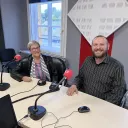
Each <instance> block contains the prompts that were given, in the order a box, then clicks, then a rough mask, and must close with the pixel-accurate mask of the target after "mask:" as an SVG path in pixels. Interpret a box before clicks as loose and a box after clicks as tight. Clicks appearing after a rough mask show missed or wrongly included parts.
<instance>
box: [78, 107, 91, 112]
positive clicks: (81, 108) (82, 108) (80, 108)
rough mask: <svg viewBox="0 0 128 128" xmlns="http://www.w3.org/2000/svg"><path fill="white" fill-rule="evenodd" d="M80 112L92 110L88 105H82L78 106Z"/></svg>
mask: <svg viewBox="0 0 128 128" xmlns="http://www.w3.org/2000/svg"><path fill="white" fill-rule="evenodd" d="M78 112H79V113H85V112H90V108H88V107H87V106H81V107H79V108H78Z"/></svg>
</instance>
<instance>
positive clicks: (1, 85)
mask: <svg viewBox="0 0 128 128" xmlns="http://www.w3.org/2000/svg"><path fill="white" fill-rule="evenodd" d="M13 60H15V59H13ZM13 60H12V61H13ZM12 61H9V62H8V63H7V64H6V65H2V71H1V80H0V91H5V90H7V89H8V88H9V87H10V84H9V83H3V79H2V78H3V72H4V68H5V67H7V66H8V65H9V64H10V63H11V62H12Z"/></svg>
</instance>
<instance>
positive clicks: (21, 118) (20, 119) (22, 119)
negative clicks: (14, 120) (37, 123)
mask: <svg viewBox="0 0 128 128" xmlns="http://www.w3.org/2000/svg"><path fill="white" fill-rule="evenodd" d="M27 117H28V115H25V116H24V117H22V118H21V119H20V120H19V121H18V122H20V121H21V120H23V119H24V118H27Z"/></svg>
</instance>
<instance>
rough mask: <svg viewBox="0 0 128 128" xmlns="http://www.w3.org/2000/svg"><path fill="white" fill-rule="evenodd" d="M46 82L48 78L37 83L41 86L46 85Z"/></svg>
mask: <svg viewBox="0 0 128 128" xmlns="http://www.w3.org/2000/svg"><path fill="white" fill-rule="evenodd" d="M45 84H46V80H39V81H38V82H37V85H39V86H43V85H45Z"/></svg>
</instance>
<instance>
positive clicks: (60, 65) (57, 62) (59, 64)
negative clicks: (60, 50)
mask: <svg viewBox="0 0 128 128" xmlns="http://www.w3.org/2000/svg"><path fill="white" fill-rule="evenodd" d="M52 60H53V64H54V66H55V68H56V69H57V75H58V81H60V80H61V79H62V78H63V74H64V72H65V70H66V69H67V67H66V64H65V62H64V61H63V60H62V59H60V58H57V57H52Z"/></svg>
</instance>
